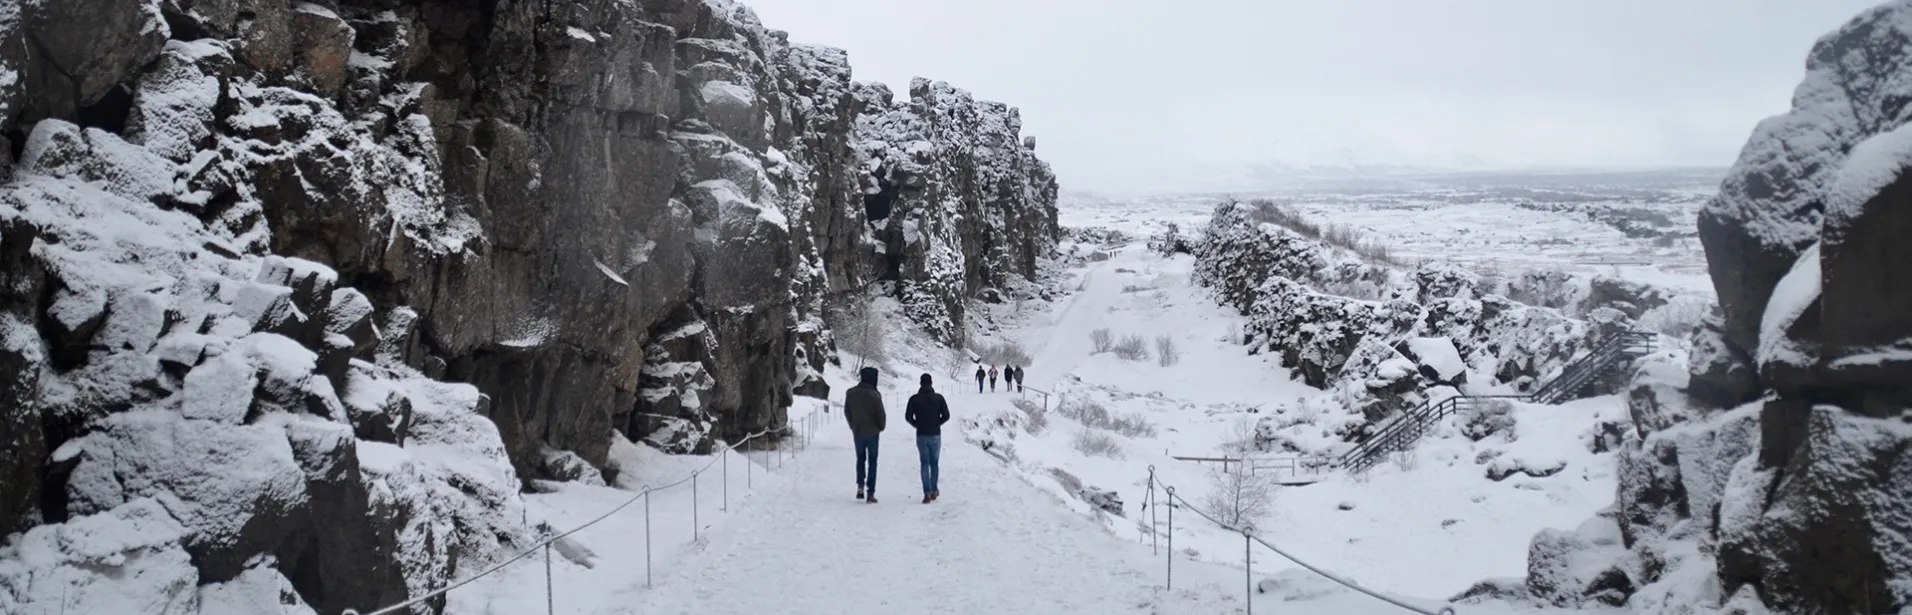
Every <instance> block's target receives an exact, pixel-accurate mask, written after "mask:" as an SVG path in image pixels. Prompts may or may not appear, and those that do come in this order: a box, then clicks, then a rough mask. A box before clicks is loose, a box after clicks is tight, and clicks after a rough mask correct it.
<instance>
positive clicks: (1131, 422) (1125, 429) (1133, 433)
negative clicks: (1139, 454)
mask: <svg viewBox="0 0 1912 615" xmlns="http://www.w3.org/2000/svg"><path fill="white" fill-rule="evenodd" d="M1108 428H1109V431H1113V432H1115V433H1119V434H1122V435H1124V436H1128V437H1131V438H1153V437H1155V433H1156V432H1155V424H1154V423H1150V422H1149V420H1148V419H1147V418H1144V417H1143V416H1142V415H1139V414H1124V415H1121V416H1118V417H1115V418H1112V419H1109V425H1108Z"/></svg>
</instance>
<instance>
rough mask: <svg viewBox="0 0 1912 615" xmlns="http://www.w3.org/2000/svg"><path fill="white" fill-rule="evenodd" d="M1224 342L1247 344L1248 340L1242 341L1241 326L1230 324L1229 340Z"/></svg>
mask: <svg viewBox="0 0 1912 615" xmlns="http://www.w3.org/2000/svg"><path fill="white" fill-rule="evenodd" d="M1222 341H1225V342H1228V343H1230V344H1245V343H1247V342H1248V340H1245V339H1242V336H1241V324H1240V323H1233V322H1231V323H1228V338H1227V339H1225V340H1222Z"/></svg>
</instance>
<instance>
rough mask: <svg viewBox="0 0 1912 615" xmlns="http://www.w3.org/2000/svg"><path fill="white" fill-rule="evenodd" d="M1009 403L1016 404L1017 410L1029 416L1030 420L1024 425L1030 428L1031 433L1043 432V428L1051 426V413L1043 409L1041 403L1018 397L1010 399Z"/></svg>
mask: <svg viewBox="0 0 1912 615" xmlns="http://www.w3.org/2000/svg"><path fill="white" fill-rule="evenodd" d="M1009 405H1012V406H1015V407H1016V409H1017V410H1021V411H1022V413H1023V414H1025V415H1028V416H1029V420H1028V421H1025V422H1024V423H1023V425H1024V426H1025V427H1027V428H1028V429H1029V434H1030V435H1037V434H1041V433H1042V432H1043V430H1046V429H1048V428H1049V413H1048V412H1047V411H1045V410H1043V409H1042V404H1041V403H1038V402H1036V401H1035V400H1031V399H1024V398H1020V397H1018V398H1016V399H1012V400H1010V401H1009Z"/></svg>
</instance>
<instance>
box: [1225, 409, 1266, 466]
mask: <svg viewBox="0 0 1912 615" xmlns="http://www.w3.org/2000/svg"><path fill="white" fill-rule="evenodd" d="M1255 432H1256V422H1255V418H1254V417H1250V416H1244V417H1239V418H1236V419H1235V420H1234V422H1231V423H1229V424H1228V433H1227V434H1226V435H1224V436H1222V438H1223V439H1222V453H1224V454H1228V455H1234V456H1237V457H1247V456H1248V454H1249V453H1253V452H1255V451H1256V450H1257V448H1258V447H1257V445H1256V437H1255Z"/></svg>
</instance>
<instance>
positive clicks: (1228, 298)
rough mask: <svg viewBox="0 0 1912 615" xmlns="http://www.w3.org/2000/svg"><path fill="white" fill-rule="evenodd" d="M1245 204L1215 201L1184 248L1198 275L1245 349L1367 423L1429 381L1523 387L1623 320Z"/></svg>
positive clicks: (1418, 395)
mask: <svg viewBox="0 0 1912 615" xmlns="http://www.w3.org/2000/svg"><path fill="white" fill-rule="evenodd" d="M1249 207H1250V206H1248V205H1244V204H1240V203H1235V202H1226V203H1223V204H1221V205H1218V206H1217V207H1216V208H1215V212H1214V215H1213V216H1212V217H1211V218H1210V220H1209V226H1208V228H1207V230H1206V232H1205V233H1204V235H1203V238H1202V240H1201V241H1200V243H1198V244H1197V245H1196V247H1195V258H1196V266H1195V275H1196V279H1197V281H1198V282H1199V283H1201V284H1203V285H1205V286H1208V287H1210V288H1212V289H1214V290H1215V292H1216V295H1217V297H1218V299H1219V300H1220V301H1221V302H1222V303H1224V304H1226V305H1229V306H1232V307H1235V308H1237V309H1239V310H1241V311H1242V312H1243V313H1244V314H1245V315H1246V316H1248V318H1249V324H1248V326H1247V327H1246V329H1245V333H1246V336H1245V337H1246V338H1247V342H1246V343H1247V344H1248V345H1249V346H1250V347H1251V351H1256V352H1261V351H1266V352H1276V353H1280V355H1281V358H1282V364H1283V365H1284V366H1286V367H1288V368H1290V369H1292V370H1294V371H1295V373H1296V374H1297V375H1299V376H1300V377H1301V378H1302V379H1304V380H1305V381H1306V382H1307V383H1308V384H1309V385H1311V386H1315V387H1322V388H1328V387H1334V388H1336V389H1337V390H1339V391H1341V392H1342V393H1343V397H1344V398H1346V401H1347V402H1348V404H1349V405H1350V406H1351V407H1355V408H1357V409H1359V410H1361V412H1362V413H1363V414H1365V415H1366V416H1367V418H1368V419H1369V420H1379V419H1381V418H1383V417H1385V416H1387V415H1388V414H1390V413H1392V412H1394V411H1397V410H1400V409H1402V408H1406V407H1411V406H1413V405H1415V404H1418V403H1421V402H1422V401H1423V400H1424V399H1425V396H1424V393H1423V392H1424V391H1425V389H1426V388H1427V387H1430V386H1439V385H1450V386H1454V385H1461V384H1462V383H1469V384H1471V385H1473V386H1478V387H1483V388H1482V389H1481V390H1485V387H1500V386H1505V387H1511V388H1513V389H1514V390H1517V391H1529V390H1532V389H1533V388H1534V387H1537V386H1539V385H1540V384H1542V383H1544V382H1545V381H1546V380H1547V379H1549V378H1551V377H1553V376H1554V375H1557V374H1558V373H1559V372H1560V370H1562V369H1563V368H1564V367H1565V366H1566V365H1567V364H1568V363H1569V362H1570V361H1571V360H1572V359H1573V358H1574V357H1575V356H1576V355H1577V354H1578V353H1582V352H1584V351H1586V350H1589V349H1590V348H1592V347H1593V346H1594V345H1595V344H1597V343H1598V342H1599V341H1600V340H1602V339H1604V338H1605V337H1606V336H1608V335H1611V334H1613V333H1616V332H1619V331H1622V330H1625V329H1626V328H1628V327H1630V326H1631V324H1632V323H1631V320H1630V319H1629V318H1627V316H1626V314H1624V313H1621V312H1619V311H1617V310H1614V309H1596V310H1593V311H1592V312H1591V313H1589V314H1588V317H1587V318H1586V319H1575V318H1570V317H1568V316H1566V315H1565V314H1563V313H1562V312H1561V311H1560V310H1557V309H1553V308H1547V307H1540V306H1533V305H1527V304H1523V303H1520V302H1516V301H1514V300H1512V299H1509V298H1507V297H1505V296H1502V295H1498V294H1492V293H1490V292H1488V290H1487V285H1485V284H1483V282H1482V280H1481V278H1480V276H1478V275H1475V274H1474V273H1471V272H1468V271H1466V270H1463V269H1460V268H1457V267H1454V266H1451V265H1447V264H1442V263H1428V264H1424V265H1422V266H1420V267H1419V268H1417V269H1415V270H1412V271H1399V270H1394V269H1390V268H1387V267H1382V266H1377V265H1371V264H1367V263H1364V262H1360V261H1359V260H1358V259H1356V258H1355V257H1353V256H1351V255H1347V254H1345V253H1342V252H1340V251H1337V250H1335V249H1333V248H1330V247H1328V246H1326V245H1324V244H1322V243H1320V242H1316V241H1313V240H1310V239H1308V238H1306V237H1303V236H1301V235H1300V234H1297V233H1295V232H1293V231H1290V230H1288V229H1285V228H1282V227H1280V226H1277V225H1274V224H1266V223H1258V222H1256V221H1255V220H1254V216H1253V215H1252V214H1251V212H1250V211H1249ZM1347 291H1354V292H1353V294H1359V295H1367V296H1368V298H1361V297H1355V296H1349V295H1348V293H1347ZM1337 293H1340V294H1337ZM1421 339H1428V340H1439V343H1441V344H1445V345H1446V346H1447V349H1446V350H1444V351H1442V352H1439V353H1436V354H1437V355H1438V357H1429V356H1424V355H1425V349H1427V348H1433V347H1434V346H1432V345H1425V344H1428V343H1427V342H1415V340H1421ZM1417 343H1419V344H1424V345H1423V346H1422V348H1423V351H1417V350H1416V349H1415V348H1414V347H1413V346H1414V345H1415V344H1417ZM1454 357H1458V359H1459V362H1460V363H1461V365H1458V366H1457V365H1455V364H1454V363H1455V361H1454V360H1453V358H1454ZM1469 374H1471V376H1470V375H1469Z"/></svg>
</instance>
